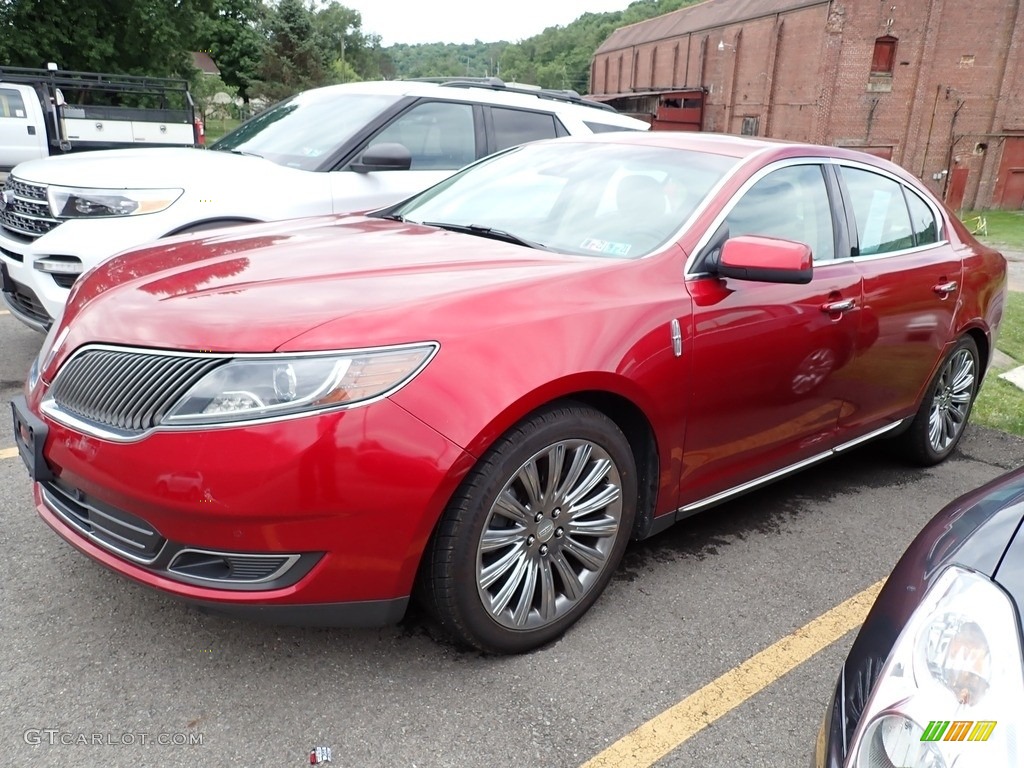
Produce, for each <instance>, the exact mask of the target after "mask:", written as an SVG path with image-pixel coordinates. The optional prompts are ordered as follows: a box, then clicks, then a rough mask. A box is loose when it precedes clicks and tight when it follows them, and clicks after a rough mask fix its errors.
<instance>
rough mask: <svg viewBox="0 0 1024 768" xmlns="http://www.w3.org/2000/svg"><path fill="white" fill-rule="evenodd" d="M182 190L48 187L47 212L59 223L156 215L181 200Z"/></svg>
mask: <svg viewBox="0 0 1024 768" xmlns="http://www.w3.org/2000/svg"><path fill="white" fill-rule="evenodd" d="M183 191H184V190H181V189H84V188H80V187H55V186H53V187H50V189H49V192H48V197H49V201H50V212H51V213H52V214H53V215H54V216H55V217H56V218H58V219H94V218H101V217H111V216H141V215H142V214H144V213H158V212H159V211H162V210H164V209H165V208H168V207H169V206H170V205H171V203H173V202H174V201H175V200H177V199H178V198H179V197H181V194H182V192H183Z"/></svg>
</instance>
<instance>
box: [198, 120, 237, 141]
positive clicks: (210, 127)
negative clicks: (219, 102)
mask: <svg viewBox="0 0 1024 768" xmlns="http://www.w3.org/2000/svg"><path fill="white" fill-rule="evenodd" d="M240 124H241V121H240V120H232V119H230V118H229V119H226V120H210V121H209V122H208V123H207V124H206V146H210V145H211V144H213V142H215V141H216V140H217V139H219V138H220V137H221V136H223V135H225V134H227V133H230V132H231V131H233V130H235V128H237V127H238V126H239V125H240Z"/></svg>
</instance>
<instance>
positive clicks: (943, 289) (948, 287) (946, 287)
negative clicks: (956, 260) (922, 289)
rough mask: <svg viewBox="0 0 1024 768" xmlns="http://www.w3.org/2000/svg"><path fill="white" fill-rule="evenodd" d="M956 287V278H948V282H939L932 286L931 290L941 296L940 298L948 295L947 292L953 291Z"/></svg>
mask: <svg viewBox="0 0 1024 768" xmlns="http://www.w3.org/2000/svg"><path fill="white" fill-rule="evenodd" d="M956 288H957V282H956V280H950V281H949V282H948V283H939V284H938V285H933V286H932V290H933V291H935V292H936V293H937V294H939V295H940V296H942V298H946V297H947V296H949V294H951V293H953V292H954V291H955V290H956Z"/></svg>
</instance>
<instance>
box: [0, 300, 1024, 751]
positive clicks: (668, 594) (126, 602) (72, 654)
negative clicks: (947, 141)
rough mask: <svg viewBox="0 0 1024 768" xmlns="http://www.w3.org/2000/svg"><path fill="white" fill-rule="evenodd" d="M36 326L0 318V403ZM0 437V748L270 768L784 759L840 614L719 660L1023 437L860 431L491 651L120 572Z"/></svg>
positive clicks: (1016, 455)
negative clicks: (932, 461) (894, 436)
mask: <svg viewBox="0 0 1024 768" xmlns="http://www.w3.org/2000/svg"><path fill="white" fill-rule="evenodd" d="M40 341H41V337H40V336H39V335H37V334H35V333H33V332H32V331H29V330H27V329H25V328H23V327H22V326H21V325H20V324H18V323H17V322H16V321H15V320H14V319H13V318H12V317H10V315H6V314H3V315H0V350H3V354H2V355H0V399H2V400H3V401H4V403H6V401H7V400H9V399H10V397H11V396H12V395H13V394H15V393H16V392H17V391H18V389H19V388H20V387H21V382H22V379H23V376H24V374H25V372H26V370H27V369H28V366H29V364H30V361H31V358H32V356H33V355H34V354H35V351H36V349H37V347H38V344H39V343H40ZM13 444H14V443H13V438H12V435H11V427H10V422H9V418H8V417H7V416H6V411H5V415H4V417H3V418H2V419H0V489H2V490H0V530H2V532H3V535H2V538H0V541H2V542H3V543H4V548H5V551H4V555H3V563H4V568H3V573H4V576H5V578H4V579H3V580H2V582H0V629H2V637H3V642H2V643H0V765H4V766H8V765H9V766H23V765H32V766H159V767H160V768H174V767H176V766H188V767H189V768H192V767H193V766H225V767H226V766H236V765H237V766H271V767H275V768H277V767H285V766H300V765H308V764H309V762H310V760H309V753H310V750H311V749H313V748H316V747H330V748H331V751H332V762H331V763H330V765H338V766H353V767H358V768H371V767H373V766H386V767H388V768H392V767H396V766H409V767H411V766H417V768H426V767H427V766H460V768H461V767H463V766H525V765H535V766H580V765H584V764H586V763H588V761H589V762H590V765H591V766H594V768H596V766H599V765H608V766H613V765H614V766H647V765H653V764H654V763H655V762H656V761H657V765H659V766H712V767H715V766H771V767H772V768H781V767H783V766H787V767H788V766H805V765H807V764H808V761H809V756H810V753H811V750H812V747H813V743H814V739H815V736H816V733H817V729H818V726H819V724H820V719H821V716H822V713H823V709H824V706H825V703H826V701H827V699H828V697H829V696H830V694H831V690H832V686H833V684H834V681H835V677H836V675H837V673H838V665H839V663H840V661H841V659H842V657H843V656H844V655H845V653H846V650H847V648H848V647H849V644H850V642H851V641H852V632H847V633H845V634H842V636H841V637H840V639H839V640H838V641H836V642H834V643H831V644H827V641H822V642H821V643H819V645H820V644H824V645H825V647H824V650H822V651H821V652H820V653H817V654H816V655H810V653H811V652H812V651H813V647H810V650H807V651H800V652H799V654H798V658H796V660H795V662H794V661H793V660H792V659H791V660H790V662H791V663H789V664H787V663H786V662H785V660H784V658H783V656H784V655H785V654H782V655H780V654H776V653H769V654H765V655H762V656H759V657H757V659H756V661H755V663H754V664H748V665H746V666H745V667H740V669H739V671H737V667H739V666H740V665H742V664H743V663H744V662H745V661H746V660H748V659H750V658H751V657H754V656H755V655H756V654H758V653H759V652H761V651H763V650H764V649H767V648H771V647H772V646H773V644H774V643H776V642H777V641H779V640H780V639H781V638H785V637H786V636H788V635H790V634H791V633H793V632H794V631H797V630H800V629H801V628H803V627H806V625H808V624H809V623H812V622H814V620H815V619H816V618H817V617H819V616H822V615H823V614H825V615H826V617H827V618H829V619H832V618H835V619H836V622H838V623H836V622H833V625H834V626H839V627H842V626H844V625H843V622H844V621H845V622H851V617H852V622H851V623H849V626H853V624H855V623H856V621H857V620H858V619H857V615H856V611H857V610H858V609H857V608H856V607H855V608H854V609H849V608H845V609H840V610H839V611H838V612H836V611H833V609H834V607H835V606H838V605H840V604H842V603H844V601H846V600H847V599H848V598H850V597H852V596H854V595H857V594H858V593H861V592H862V591H863V590H865V589H867V588H870V587H871V586H872V585H874V584H876V583H877V582H878V581H879V580H880V579H882V578H884V577H885V575H886V574H887V573H888V571H889V569H890V568H891V566H892V564H893V563H894V562H895V560H896V559H897V558H898V556H899V555H900V553H901V552H902V551H903V549H904V548H905V547H906V545H907V544H908V543H909V542H910V540H911V539H912V538H913V536H914V535H915V533H916V532H917V530H918V529H919V528H920V527H921V525H922V524H923V523H924V522H925V521H926V520H927V519H928V518H929V517H931V515H932V514H933V513H934V512H935V511H937V510H938V509H939V508H940V507H941V506H942V505H943V504H945V503H946V502H947V501H948V500H950V499H952V498H953V497H954V496H956V495H958V494H959V493H962V492H964V491H966V490H968V489H970V488H973V487H975V486H977V485H979V484H981V483H983V482H985V481H987V480H989V479H991V478H993V477H995V476H996V475H998V474H1000V473H1001V472H1002V471H1004V470H1006V469H1010V468H1012V467H1014V466H1017V465H1019V464H1020V463H1022V462H1024V441H1021V440H1018V439H1016V438H1013V437H1010V436H1007V435H1004V434H1002V433H998V432H993V431H989V430H984V429H980V428H970V429H969V430H968V433H967V435H966V437H965V439H964V441H963V443H962V444H961V448H960V450H959V451H958V453H957V454H955V455H954V457H953V458H952V459H951V460H950V461H948V462H947V463H946V464H944V465H941V466H939V467H936V468H933V469H929V470H924V471H920V470H912V469H908V468H906V467H904V466H901V465H899V464H897V463H895V462H894V461H893V459H891V458H890V457H889V456H888V455H887V454H886V452H885V451H884V450H880V449H879V447H878V446H877V445H875V446H869V447H867V448H865V449H862V450H860V451H857V452H854V453H851V454H850V455H848V456H845V457H843V458H841V459H837V460H834V461H832V462H830V463H827V464H825V465H821V466H819V467H817V468H814V469H811V470H809V471H806V472H804V473H803V474H801V475H798V476H796V477H793V478H790V479H788V480H786V481H783V482H780V483H778V484H776V485H774V486H772V487H770V488H768V489H765V490H763V491H760V492H758V493H755V494H751V495H748V496H746V497H744V498H742V499H740V500H738V501H735V502H733V503H731V504H729V505H727V506H722V507H718V508H716V509H714V510H711V511H709V512H708V513H705V514H704V515H703V516H702V517H698V518H696V519H694V520H692V521H690V522H688V523H685V524H683V525H680V526H676V527H675V528H674V529H671V530H669V531H668V532H667V533H665V534H662V535H661V536H659V537H656V538H655V539H653V540H651V541H647V542H644V543H640V544H633V545H632V546H631V547H630V549H629V550H628V551H627V554H626V559H625V562H624V564H623V566H622V567H621V568H620V570H619V572H618V573H617V575H616V578H615V580H614V581H613V582H612V584H611V586H610V588H609V590H608V591H607V592H606V594H605V595H604V596H603V598H602V599H601V600H600V601H599V602H598V604H597V605H596V606H595V608H594V609H593V610H592V611H591V612H590V613H589V614H588V615H587V616H586V617H584V619H583V620H582V621H581V622H580V623H579V624H578V625H577V626H576V627H575V628H574V629H572V630H571V631H570V632H569V633H568V635H566V636H565V637H564V638H563V639H562V640H560V641H558V642H556V643H555V644H553V645H551V646H549V647H547V648H544V649H542V650H540V651H538V652H535V653H533V654H530V655H527V656H522V657H516V658H491V657H485V656H482V655H480V654H477V653H472V652H466V651H463V650H460V649H457V648H455V647H452V646H451V645H449V644H447V643H445V642H442V641H438V640H437V639H436V638H435V633H434V631H433V629H432V628H431V627H430V626H429V625H428V624H427V623H425V622H424V620H423V619H422V618H421V617H420V616H418V615H415V614H414V615H411V616H409V617H408V618H407V619H406V620H405V622H404V623H403V624H402V625H400V626H397V627H389V628H385V629H379V630H376V629H375V630H361V631H354V630H351V631H349V630H322V629H293V628H279V627H268V626H262V625H256V624H248V623H243V622H239V621H235V620H231V619H226V618H220V617H215V616H209V615H205V614H202V613H199V612H197V611H195V610H193V609H191V608H189V607H186V606H184V605H182V604H179V603H177V602H175V601H172V600H171V599H169V598H167V597H165V596H163V595H159V594H156V593H153V592H150V591H148V590H145V589H143V588H142V587H138V586H136V585H134V584H131V583H128V582H126V581H124V580H122V579H120V578H119V577H116V576H115V575H113V574H112V573H109V572H107V571H105V570H104V569H102V568H101V567H99V566H97V565H95V564H93V563H92V562H90V561H88V560H87V559H86V558H84V557H83V556H81V555H79V554H78V553H77V552H76V551H74V550H72V549H71V548H70V547H69V546H67V545H66V544H64V543H62V542H61V541H60V540H59V539H58V538H57V537H56V536H55V535H54V534H53V533H52V532H51V531H50V530H49V529H48V528H47V527H46V525H45V524H44V523H43V522H42V521H41V520H40V519H39V518H38V517H37V516H36V514H35V512H34V511H33V509H32V506H31V502H30V487H29V481H28V477H27V475H26V473H25V471H24V469H23V468H22V466H21V464H20V460H19V459H18V458H17V457H16V456H14V455H13V452H12V451H11V450H10V449H11V447H12V446H13ZM830 611H831V613H830ZM861 615H863V614H861ZM837 617H838V618H837ZM826 623H827V622H826ZM818 626H819V625H818V624H812V627H818ZM838 631H839V633H842V631H843V630H842V628H840V629H839V630H838ZM815 633H817V634H815ZM805 634H810V635H814V636H815V637H818V638H820V637H824V635H822V634H820V632H818V630H817V629H814V630H807V632H806V633H805ZM805 645H806V644H805ZM810 645H811V646H813V643H812V644H810ZM801 647H803V646H801ZM790 650H792V649H790ZM807 656H809V658H806V657H807ZM805 658H806V660H804V659H805ZM796 662H802V663H797V665H796V666H795V668H794V669H793V670H792V671H790V672H788V673H787V672H785V669H786V668H787V667H788V666H792V663H796ZM715 681H718V682H717V683H715ZM712 683H715V685H714V686H713V687H712V688H710V689H708V688H705V687H706V686H708V685H709V684H712ZM666 710H668V712H666ZM663 713H665V714H663ZM659 715H660V716H661V717H660V718H659V719H658V720H657V721H656V722H655V724H654V725H653V726H652V727H649V728H646V729H641V730H639V731H636V730H635V729H638V728H641V727H642V726H644V724H645V723H648V721H650V720H651V719H652V718H655V717H658V716H659ZM716 717H717V719H715V718H716ZM709 720H713V722H711V723H710V724H706V722H707V721H709ZM68 742H70V743H68ZM164 742H166V743H164ZM616 744H617V746H615V748H614V749H615V751H614V752H605V750H607V749H608V748H610V747H612V746H613V745H616ZM662 755H664V756H662ZM659 757H660V761H659Z"/></svg>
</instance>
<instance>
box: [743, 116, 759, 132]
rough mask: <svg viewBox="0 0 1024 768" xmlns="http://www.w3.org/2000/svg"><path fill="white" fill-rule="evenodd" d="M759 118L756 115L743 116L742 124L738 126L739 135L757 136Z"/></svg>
mask: <svg viewBox="0 0 1024 768" xmlns="http://www.w3.org/2000/svg"><path fill="white" fill-rule="evenodd" d="M758 121H759V118H756V117H744V118H743V124H742V125H741V126H740V135H741V136H757V124H758Z"/></svg>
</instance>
